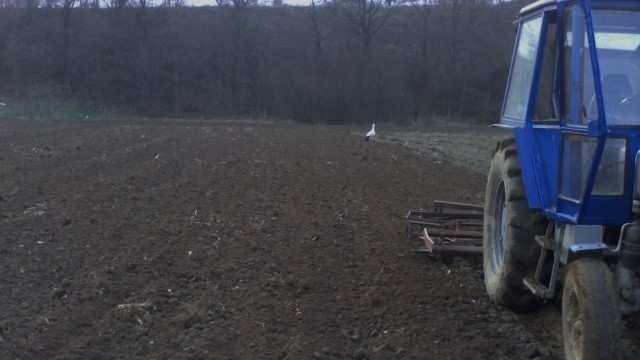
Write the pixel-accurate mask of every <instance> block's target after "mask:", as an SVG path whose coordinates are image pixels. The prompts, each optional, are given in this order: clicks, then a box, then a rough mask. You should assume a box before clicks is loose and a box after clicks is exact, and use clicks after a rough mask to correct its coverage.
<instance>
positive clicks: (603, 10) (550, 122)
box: [500, 0, 640, 225]
mask: <svg viewBox="0 0 640 360" xmlns="http://www.w3.org/2000/svg"><path fill="white" fill-rule="evenodd" d="M589 3H590V4H589ZM517 24H518V37H517V43H516V47H515V50H514V54H513V59H512V67H511V73H510V77H509V82H508V87H507V93H506V97H505V102H504V106H503V110H502V118H501V122H500V124H501V126H505V127H511V128H513V129H514V131H515V134H514V135H515V139H516V142H517V144H518V149H519V153H520V160H521V165H522V173H523V179H524V183H525V187H526V192H527V199H528V201H529V205H530V207H531V208H532V209H539V210H540V211H541V212H542V213H543V214H544V215H545V216H547V217H549V218H551V219H555V220H558V221H560V222H567V223H571V224H580V225H622V224H624V223H627V222H629V221H630V219H631V217H632V211H631V210H632V204H633V195H634V183H635V181H634V178H635V173H636V171H635V170H636V166H635V156H636V153H637V152H638V150H639V149H640V142H639V139H638V136H637V135H638V134H640V1H635V0H634V1H602V0H601V1H598V0H593V1H588V0H587V1H584V2H569V1H539V2H536V3H534V4H532V5H530V6H528V7H525V8H524V9H522V11H521V12H520V14H519V16H518V20H517Z"/></svg>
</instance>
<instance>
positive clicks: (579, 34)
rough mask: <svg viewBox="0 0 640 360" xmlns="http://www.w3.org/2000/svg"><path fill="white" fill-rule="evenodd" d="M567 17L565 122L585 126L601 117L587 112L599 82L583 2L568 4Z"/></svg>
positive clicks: (565, 39) (564, 31)
mask: <svg viewBox="0 0 640 360" xmlns="http://www.w3.org/2000/svg"><path fill="white" fill-rule="evenodd" d="M564 19H565V20H564V29H563V38H564V46H563V50H562V52H563V54H562V55H563V64H564V67H563V70H564V94H565V96H564V112H563V114H564V122H565V123H566V124H567V125H574V126H584V125H587V124H588V123H589V121H591V120H595V119H597V118H592V117H591V116H590V115H589V114H588V113H587V109H589V107H590V105H591V103H592V101H593V99H594V98H595V85H594V82H593V68H592V64H591V58H590V55H589V43H588V42H587V39H586V33H585V23H584V15H583V12H582V9H581V8H580V7H579V6H571V7H568V8H567V9H566V10H565V14H564ZM596 109H597V106H596ZM596 114H597V111H596Z"/></svg>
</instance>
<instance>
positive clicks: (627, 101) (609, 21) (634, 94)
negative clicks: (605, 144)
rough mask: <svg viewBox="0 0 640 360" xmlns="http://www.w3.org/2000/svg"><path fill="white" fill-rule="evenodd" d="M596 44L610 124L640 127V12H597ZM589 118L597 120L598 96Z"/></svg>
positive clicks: (594, 21)
mask: <svg viewBox="0 0 640 360" xmlns="http://www.w3.org/2000/svg"><path fill="white" fill-rule="evenodd" d="M592 17H593V24H594V29H595V34H594V37H595V43H596V48H597V53H598V62H599V64H600V76H601V78H600V83H601V86H602V97H603V102H604V103H603V105H604V112H605V117H606V119H607V123H608V124H609V125H614V126H615V125H640V12H638V11H622V10H594V11H593V12H592ZM589 113H590V116H592V117H594V118H597V116H598V109H597V101H596V99H595V97H594V98H593V100H592V103H591V106H590V110H589Z"/></svg>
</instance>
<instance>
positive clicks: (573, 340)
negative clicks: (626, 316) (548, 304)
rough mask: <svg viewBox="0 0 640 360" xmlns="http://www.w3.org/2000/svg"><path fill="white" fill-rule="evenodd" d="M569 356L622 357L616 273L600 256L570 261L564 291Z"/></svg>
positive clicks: (563, 313)
mask: <svg viewBox="0 0 640 360" xmlns="http://www.w3.org/2000/svg"><path fill="white" fill-rule="evenodd" d="M562 331H563V335H564V353H565V357H566V358H567V359H579V360H588V359H620V358H621V357H622V355H621V353H622V340H621V339H622V324H621V319H620V311H619V309H618V292H617V289H616V286H615V284H614V280H613V274H612V272H611V270H609V268H608V267H607V265H606V264H605V263H604V262H602V261H601V260H600V259H595V258H582V259H578V260H576V261H574V262H572V263H571V264H569V266H568V268H567V272H566V276H565V280H564V289H563V291H562Z"/></svg>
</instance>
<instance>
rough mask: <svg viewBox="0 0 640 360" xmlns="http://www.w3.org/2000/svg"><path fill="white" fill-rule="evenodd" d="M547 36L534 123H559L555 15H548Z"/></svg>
mask: <svg viewBox="0 0 640 360" xmlns="http://www.w3.org/2000/svg"><path fill="white" fill-rule="evenodd" d="M547 15H549V16H548V23H547V36H546V38H545V40H544V48H543V51H544V53H543V54H542V68H541V71H540V80H539V82H538V94H537V96H536V107H535V113H534V121H537V122H545V123H548V122H555V121H557V116H556V109H555V106H554V105H555V101H554V98H553V87H554V80H555V65H556V44H557V39H556V28H557V26H556V25H557V24H556V19H555V16H553V17H552V16H551V15H554V13H550V14H547Z"/></svg>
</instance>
